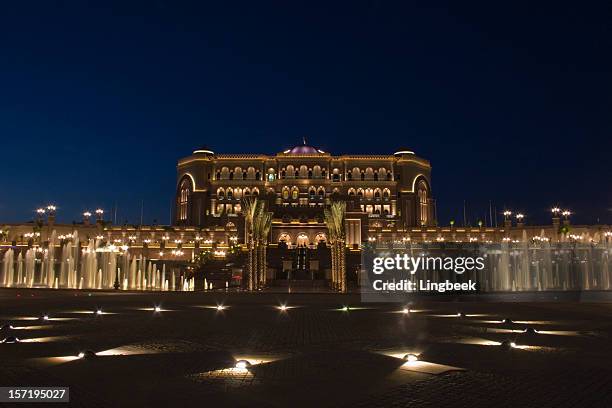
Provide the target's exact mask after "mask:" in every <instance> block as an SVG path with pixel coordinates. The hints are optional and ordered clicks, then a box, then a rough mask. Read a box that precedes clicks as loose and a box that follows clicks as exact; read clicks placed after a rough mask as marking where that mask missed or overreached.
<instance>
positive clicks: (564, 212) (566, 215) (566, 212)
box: [561, 210, 572, 220]
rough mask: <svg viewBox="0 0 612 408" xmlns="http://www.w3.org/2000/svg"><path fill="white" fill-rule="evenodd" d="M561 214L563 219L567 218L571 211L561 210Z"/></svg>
mask: <svg viewBox="0 0 612 408" xmlns="http://www.w3.org/2000/svg"><path fill="white" fill-rule="evenodd" d="M561 215H562V216H564V217H565V219H566V220H567V219H568V218H569V216H570V215H572V212H571V211H570V210H563V212H562V213H561Z"/></svg>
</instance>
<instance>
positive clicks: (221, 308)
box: [216, 305, 225, 312]
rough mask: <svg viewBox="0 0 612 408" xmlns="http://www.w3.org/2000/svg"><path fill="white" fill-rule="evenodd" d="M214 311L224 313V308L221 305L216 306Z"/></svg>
mask: <svg viewBox="0 0 612 408" xmlns="http://www.w3.org/2000/svg"><path fill="white" fill-rule="evenodd" d="M216 309H217V312H222V311H224V310H225V306H223V305H217V307H216Z"/></svg>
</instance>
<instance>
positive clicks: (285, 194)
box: [282, 187, 289, 200]
mask: <svg viewBox="0 0 612 408" xmlns="http://www.w3.org/2000/svg"><path fill="white" fill-rule="evenodd" d="M282 197H283V200H288V199H289V187H284V188H283V193H282Z"/></svg>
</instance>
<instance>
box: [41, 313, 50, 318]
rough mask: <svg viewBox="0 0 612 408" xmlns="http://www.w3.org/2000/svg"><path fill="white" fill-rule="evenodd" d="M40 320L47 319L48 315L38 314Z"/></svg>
mask: <svg viewBox="0 0 612 408" xmlns="http://www.w3.org/2000/svg"><path fill="white" fill-rule="evenodd" d="M40 320H49V315H48V314H46V313H45V314H44V315H42V316H40Z"/></svg>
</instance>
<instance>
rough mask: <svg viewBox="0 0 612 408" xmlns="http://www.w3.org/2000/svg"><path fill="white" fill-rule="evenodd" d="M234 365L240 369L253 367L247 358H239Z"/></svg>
mask: <svg viewBox="0 0 612 408" xmlns="http://www.w3.org/2000/svg"><path fill="white" fill-rule="evenodd" d="M234 367H235V368H237V369H239V370H246V369H248V368H249V367H251V363H249V362H248V361H247V360H238V361H236V364H235V365H234Z"/></svg>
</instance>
